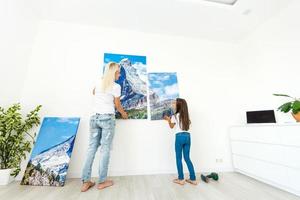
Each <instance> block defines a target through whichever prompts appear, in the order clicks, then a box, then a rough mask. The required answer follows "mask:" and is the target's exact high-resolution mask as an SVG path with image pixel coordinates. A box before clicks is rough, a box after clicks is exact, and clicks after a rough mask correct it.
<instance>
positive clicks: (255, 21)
mask: <svg viewBox="0 0 300 200" xmlns="http://www.w3.org/2000/svg"><path fill="white" fill-rule="evenodd" d="M292 1H293V0H238V1H237V2H236V3H235V4H234V5H233V6H232V5H224V4H218V3H214V2H208V1H205V0H32V3H33V8H34V11H35V12H36V13H37V15H38V16H39V17H41V18H42V19H48V20H59V21H65V22H72V23H80V24H89V25H97V26H107V27H118V28H123V29H129V30H137V31H143V32H151V33H159V34H169V35H180V36H185V37H197V38H205V39H211V40H218V41H233V42H234V41H239V40H241V39H242V38H244V37H245V36H247V34H249V32H251V31H253V30H254V29H255V28H256V27H257V26H259V25H260V24H262V23H263V22H265V21H266V20H268V19H269V18H270V17H272V16H274V15H276V14H278V13H279V12H280V10H281V9H284V8H285V7H286V6H287V5H288V4H289V3H290V2H292Z"/></svg>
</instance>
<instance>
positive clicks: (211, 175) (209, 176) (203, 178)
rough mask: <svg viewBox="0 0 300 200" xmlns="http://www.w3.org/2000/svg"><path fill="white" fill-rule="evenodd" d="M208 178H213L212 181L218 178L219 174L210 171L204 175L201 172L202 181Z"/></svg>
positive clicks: (206, 180)
mask: <svg viewBox="0 0 300 200" xmlns="http://www.w3.org/2000/svg"><path fill="white" fill-rule="evenodd" d="M209 179H213V180H214V181H218V180H219V175H218V174H217V173H216V172H212V173H211V174H209V175H207V176H205V175H203V174H201V180H202V181H204V182H205V183H208V182H209Z"/></svg>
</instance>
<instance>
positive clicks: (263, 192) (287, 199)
mask: <svg viewBox="0 0 300 200" xmlns="http://www.w3.org/2000/svg"><path fill="white" fill-rule="evenodd" d="M198 177H199V175H198ZM173 178H174V176H173V175H151V176H123V177H112V179H113V180H114V182H115V185H114V186H113V187H111V188H107V189H105V190H102V191H99V190H97V189H96V187H94V188H92V189H90V190H89V191H88V192H85V193H81V192H80V186H81V182H80V180H79V179H69V180H67V182H66V185H65V186H64V187H45V186H44V187H37V186H23V185H20V182H16V181H15V182H13V183H11V184H9V185H8V186H0V199H1V200H16V199H18V200H19V199H20V200H29V199H30V200H50V199H53V200H68V199H70V200H71V199H72V200H83V199H87V200H93V199H99V200H104V199H110V200H118V199H121V200H126V199H128V200H148V199H149V200H150V199H151V200H156V199H157V200H169V199H187V200H193V199H195V200H300V197H296V196H295V195H292V194H290V193H287V192H284V191H282V190H279V189H276V188H273V187H271V186H269V185H266V184H264V183H261V182H258V181H256V180H254V179H252V178H249V177H247V176H244V175H241V174H238V173H222V174H220V180H219V182H211V183H209V184H206V183H203V182H201V183H200V184H199V185H198V186H193V185H190V184H186V185H184V186H179V185H176V184H173V183H172V179H173Z"/></svg>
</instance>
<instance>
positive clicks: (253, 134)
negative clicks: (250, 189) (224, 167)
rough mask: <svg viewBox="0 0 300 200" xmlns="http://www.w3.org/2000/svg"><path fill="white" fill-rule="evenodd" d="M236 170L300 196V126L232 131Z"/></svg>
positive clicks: (247, 127)
mask: <svg viewBox="0 0 300 200" xmlns="http://www.w3.org/2000/svg"><path fill="white" fill-rule="evenodd" d="M229 134H230V144H231V151H232V160H233V167H234V169H235V171H237V172H240V173H242V174H245V175H248V176H250V177H252V178H255V179H258V180H260V181H262V182H265V183H268V184H270V185H272V186H274V187H278V188H280V189H283V190H286V191H288V192H291V193H293V194H296V195H298V196H300V124H296V123H295V124H251V125H241V126H232V127H230V130H229Z"/></svg>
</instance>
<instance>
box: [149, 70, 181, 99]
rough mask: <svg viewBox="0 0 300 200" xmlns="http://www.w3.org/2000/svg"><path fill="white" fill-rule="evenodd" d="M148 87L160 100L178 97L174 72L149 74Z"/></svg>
mask: <svg viewBox="0 0 300 200" xmlns="http://www.w3.org/2000/svg"><path fill="white" fill-rule="evenodd" d="M148 78H149V87H150V89H151V90H152V91H153V92H155V93H156V94H157V95H158V96H159V98H160V100H166V99H176V98H177V97H179V92H178V81H177V74H176V72H162V73H149V74H148Z"/></svg>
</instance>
